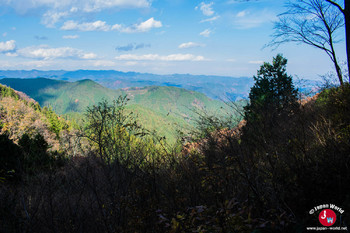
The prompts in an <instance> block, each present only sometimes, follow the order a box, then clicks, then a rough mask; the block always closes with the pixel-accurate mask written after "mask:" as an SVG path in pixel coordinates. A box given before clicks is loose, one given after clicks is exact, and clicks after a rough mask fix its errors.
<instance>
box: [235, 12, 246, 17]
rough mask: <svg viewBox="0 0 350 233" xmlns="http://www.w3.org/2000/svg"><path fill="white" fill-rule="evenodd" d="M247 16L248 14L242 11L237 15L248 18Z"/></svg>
mask: <svg viewBox="0 0 350 233" xmlns="http://www.w3.org/2000/svg"><path fill="white" fill-rule="evenodd" d="M246 14H247V12H246V11H240V12H238V13H237V15H236V16H237V17H244V16H246Z"/></svg>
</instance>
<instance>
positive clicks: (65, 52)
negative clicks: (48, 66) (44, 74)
mask: <svg viewBox="0 0 350 233" xmlns="http://www.w3.org/2000/svg"><path fill="white" fill-rule="evenodd" d="M17 53H18V55H20V56H22V57H27V58H37V59H44V60H52V59H56V58H76V59H94V58H96V57H97V55H96V54H94V53H86V52H84V51H82V50H80V49H75V48H71V47H59V48H50V47H48V46H39V47H26V48H23V49H19V50H18V51H17Z"/></svg>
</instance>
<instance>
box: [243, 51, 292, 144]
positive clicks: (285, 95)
mask: <svg viewBox="0 0 350 233" xmlns="http://www.w3.org/2000/svg"><path fill="white" fill-rule="evenodd" d="M286 65H287V59H285V58H284V57H283V56H282V55H281V54H278V55H277V56H276V57H275V58H273V62H272V64H270V63H267V62H265V63H264V64H263V65H262V66H261V67H260V70H258V73H257V76H254V80H255V84H254V86H253V87H252V88H251V90H250V93H249V99H250V103H249V104H248V105H247V106H246V107H245V108H244V111H245V112H244V118H245V120H246V121H247V124H246V126H245V127H244V134H246V136H247V137H246V138H253V140H252V141H253V143H254V144H255V145H258V147H264V145H265V144H266V143H267V142H268V141H270V140H273V139H274V138H280V135H281V130H282V129H281V128H283V126H279V125H278V122H283V121H284V119H288V118H289V116H290V115H291V114H293V112H295V111H296V109H297V106H298V104H297V103H298V102H297V91H296V90H295V88H294V85H293V82H292V77H291V76H289V75H288V74H287V73H286ZM276 135H277V136H276Z"/></svg>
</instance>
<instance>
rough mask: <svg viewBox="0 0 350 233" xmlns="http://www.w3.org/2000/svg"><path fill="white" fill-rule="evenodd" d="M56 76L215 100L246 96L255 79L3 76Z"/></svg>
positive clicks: (99, 73)
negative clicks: (194, 93) (192, 93)
mask: <svg viewBox="0 0 350 233" xmlns="http://www.w3.org/2000/svg"><path fill="white" fill-rule="evenodd" d="M37 77H43V78H52V79H57V80H65V81H78V80H82V79H91V80H93V81H95V82H97V83H99V84H101V85H103V86H105V87H108V88H112V89H120V88H130V87H146V86H172V87H182V88H185V89H188V90H192V91H198V92H201V93H203V94H205V95H206V96H208V97H210V98H213V99H230V100H236V99H237V98H246V97H248V93H249V90H250V87H251V86H252V85H253V79H252V78H246V77H241V78H234V77H225V76H207V75H190V74H169V75H156V74H148V73H137V72H120V71H115V70H76V71H62V70H57V71H39V70H32V71H23V70H14V71H1V70H0V78H37Z"/></svg>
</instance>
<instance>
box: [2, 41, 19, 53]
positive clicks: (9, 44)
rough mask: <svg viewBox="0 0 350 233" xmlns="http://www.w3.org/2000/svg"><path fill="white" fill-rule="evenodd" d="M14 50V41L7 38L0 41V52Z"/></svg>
mask: <svg viewBox="0 0 350 233" xmlns="http://www.w3.org/2000/svg"><path fill="white" fill-rule="evenodd" d="M15 50H16V41H14V40H9V41H6V42H0V53H8V52H13V51H15Z"/></svg>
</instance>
